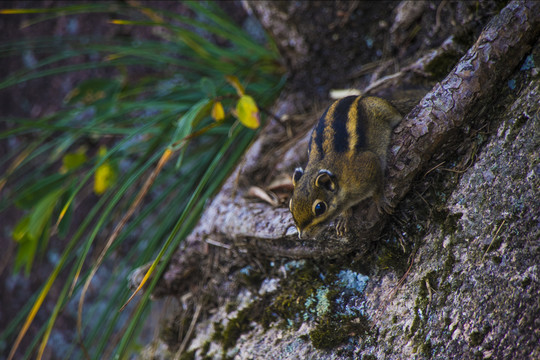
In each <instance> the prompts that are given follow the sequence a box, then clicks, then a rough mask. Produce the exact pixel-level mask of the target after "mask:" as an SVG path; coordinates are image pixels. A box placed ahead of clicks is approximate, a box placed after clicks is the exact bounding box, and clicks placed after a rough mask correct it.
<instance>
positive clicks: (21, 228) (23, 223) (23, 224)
mask: <svg viewBox="0 0 540 360" xmlns="http://www.w3.org/2000/svg"><path fill="white" fill-rule="evenodd" d="M29 224H30V215H28V214H27V215H25V216H23V217H22V218H21V220H19V222H18V223H17V225H15V227H14V228H13V232H12V233H11V237H12V238H13V240H15V241H16V242H19V243H20V242H23V240H25V237H26V234H28V225H29Z"/></svg>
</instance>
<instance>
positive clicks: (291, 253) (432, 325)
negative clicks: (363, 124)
mask: <svg viewBox="0 0 540 360" xmlns="http://www.w3.org/2000/svg"><path fill="white" fill-rule="evenodd" d="M248 3H249V6H250V9H251V10H252V11H253V12H254V13H255V14H256V15H257V17H258V18H259V19H260V20H261V22H262V24H263V25H264V26H265V27H266V28H267V30H268V31H269V32H271V34H272V35H273V36H274V38H275V39H276V43H277V45H278V47H279V48H280V51H281V52H282V55H283V56H284V59H285V62H286V64H287V65H288V66H289V69H290V83H289V85H288V87H287V89H286V91H285V93H284V94H283V96H282V97H281V98H280V100H279V101H278V102H277V103H276V105H275V106H274V108H273V112H274V113H275V114H276V115H277V116H279V117H283V116H284V115H288V116H287V117H286V119H287V121H285V123H284V124H285V126H283V125H284V124H283V123H278V122H277V121H273V120H271V121H270V122H269V124H268V125H267V126H266V128H265V129H264V131H263V133H262V134H261V136H260V138H259V139H258V140H257V141H256V142H255V143H254V144H253V146H252V147H251V148H250V150H249V152H248V153H247V154H246V157H245V160H244V161H243V163H242V164H241V165H240V166H239V167H238V169H237V170H236V171H235V173H234V174H233V175H232V176H231V178H230V179H229V180H228V181H227V183H226V184H225V185H224V186H223V188H222V190H221V191H220V193H219V194H218V195H217V196H216V197H215V198H214V200H213V202H212V203H211V204H210V205H209V206H208V208H207V210H206V212H205V214H204V215H203V217H202V218H201V221H200V223H199V225H198V226H197V228H196V229H195V230H194V232H193V234H192V235H191V236H190V237H189V238H188V239H187V241H186V242H185V243H184V244H183V246H182V248H181V249H179V251H178V253H177V255H176V256H175V258H174V260H173V262H172V263H171V264H170V266H169V270H168V271H167V273H166V274H165V275H164V277H163V279H162V281H161V285H160V287H159V289H158V290H157V291H156V295H157V296H165V295H168V296H175V297H178V298H182V299H183V300H182V304H183V309H184V310H182V311H179V313H178V314H180V315H178V314H177V315H178V316H180V317H181V318H182V319H183V321H182V323H191V324H193V326H191V327H189V329H191V330H187V328H188V327H184V329H186V330H184V331H180V330H179V329H178V321H171V322H170V323H169V324H167V325H164V328H165V329H168V330H170V331H173V332H174V333H175V334H179V336H180V337H181V338H183V339H184V340H180V341H178V339H176V340H172V339H171V338H161V339H158V340H157V343H159V342H161V343H162V344H163V343H166V344H167V345H168V350H167V351H170V352H182V353H183V354H184V355H183V356H185V357H186V358H188V357H193V358H197V359H202V358H205V356H207V357H209V358H217V359H220V358H228V357H234V358H238V359H244V358H245V359H249V358H254V359H256V358H275V359H278V358H283V359H285V358H287V359H302V358H311V359H349V358H358V359H393V358H422V359H424V358H425V359H429V358H437V359H452V358H456V359H468V358H491V359H507V358H508V359H510V358H516V359H517V358H519V359H538V358H540V345H539V344H540V339H539V337H540V322H539V320H538V319H540V304H539V303H538V301H537V298H538V293H539V291H540V272H539V270H540V269H539V265H538V264H539V262H540V261H539V260H540V241H539V239H540V226H539V224H540V219H539V211H538V209H540V200H539V196H538V189H540V158H539V154H540V149H539V147H540V139H539V136H538V134H539V133H540V80H539V74H538V71H539V68H538V66H536V65H535V61H536V63H538V61H540V60H539V59H540V43H539V41H538V39H539V35H540V2H534V1H512V2H510V3H508V4H507V5H506V6H505V7H504V8H503V9H502V10H500V11H499V9H497V7H496V6H497V4H496V3H492V2H481V3H473V2H447V1H442V2H420V3H410V2H402V3H397V2H395V3H393V2H382V3H377V4H370V3H366V2H358V1H352V2H335V3H334V2H266V1H264V2H263V1H249V2H248ZM412 5H414V6H412ZM337 87H349V88H351V87H354V88H357V89H363V90H364V92H366V93H369V94H376V95H380V96H389V97H394V98H395V97H398V98H399V94H400V93H401V94H406V93H407V92H406V90H407V89H411V88H415V89H418V88H420V89H428V90H425V91H424V92H423V93H425V96H423V98H422V99H421V100H420V99H417V100H419V101H418V102H417V106H415V107H414V109H412V111H411V112H409V113H408V114H407V115H406V116H405V118H404V120H403V121H402V122H401V123H400V125H398V127H397V128H396V129H395V131H394V134H393V138H392V143H391V146H390V151H389V156H388V170H387V176H386V187H385V193H386V195H387V197H389V199H390V201H391V202H392V204H393V205H395V206H396V210H395V212H394V214H393V215H392V216H382V217H380V218H379V219H377V221H376V222H375V223H373V222H370V223H368V222H366V221H363V220H361V219H364V218H365V216H364V215H365V213H366V212H367V211H368V209H367V208H368V207H369V202H367V203H366V204H360V205H359V206H358V207H357V208H355V210H354V212H355V215H356V218H357V219H359V220H358V221H357V222H356V223H355V226H354V227H353V229H352V230H351V231H350V232H349V233H348V234H346V235H345V236H343V237H340V236H338V235H336V233H335V231H334V229H333V228H332V227H329V228H328V229H327V230H325V231H324V232H323V233H322V234H321V235H320V236H319V237H318V238H317V239H314V240H304V241H299V240H297V239H296V238H295V236H296V235H295V234H293V231H291V226H292V219H291V216H290V214H289V212H288V209H287V207H286V206H285V205H282V206H279V207H272V206H271V205H268V204H267V203H265V202H262V201H260V200H259V201H258V200H257V198H255V199H254V198H253V197H250V191H249V189H250V188H252V187H254V186H256V187H258V188H260V189H265V190H266V189H268V187H269V186H270V184H271V183H272V182H273V180H275V179H277V178H280V177H282V176H283V175H284V174H291V173H292V170H293V169H294V168H295V167H296V166H298V165H303V164H305V162H306V148H307V136H308V134H309V130H310V128H311V127H312V126H313V124H314V123H315V121H316V120H317V115H318V114H320V110H321V109H322V107H323V106H326V105H328V103H329V99H328V96H327V93H328V91H329V90H330V89H334V88H337ZM429 89H430V90H429ZM366 90H367V91H366ZM319 104H320V105H322V106H320V105H319ZM300 113H303V114H307V115H295V114H300ZM291 258H295V259H305V260H302V261H292V260H290V259H291ZM186 294H189V295H190V296H186ZM175 320H178V319H177V318H176V319H175ZM166 332H167V331H164V333H166ZM147 351H148V354H153V352H152V351H153V348H149V349H147Z"/></svg>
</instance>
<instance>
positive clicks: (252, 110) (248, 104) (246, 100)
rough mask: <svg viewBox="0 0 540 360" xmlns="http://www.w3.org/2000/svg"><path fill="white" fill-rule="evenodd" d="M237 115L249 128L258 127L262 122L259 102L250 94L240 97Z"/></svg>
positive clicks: (237, 104)
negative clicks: (258, 106)
mask: <svg viewBox="0 0 540 360" xmlns="http://www.w3.org/2000/svg"><path fill="white" fill-rule="evenodd" d="M236 115H237V116H238V120H240V122H241V123H242V124H243V125H244V126H245V127H247V128H250V129H256V128H258V127H259V126H260V124H261V122H260V121H259V109H258V108H257V104H256V103H255V100H253V98H252V97H251V96H249V95H244V96H242V97H240V99H239V100H238V102H237V103H236Z"/></svg>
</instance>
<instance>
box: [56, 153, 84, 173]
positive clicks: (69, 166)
mask: <svg viewBox="0 0 540 360" xmlns="http://www.w3.org/2000/svg"><path fill="white" fill-rule="evenodd" d="M87 161H88V158H87V157H86V149H85V148H82V147H81V148H79V149H78V150H77V151H76V152H72V153H67V154H66V155H64V157H62V167H61V168H60V172H61V173H66V172H68V171H70V170H75V169H77V168H78V167H80V166H81V165H83V164H84V163H85V162H87Z"/></svg>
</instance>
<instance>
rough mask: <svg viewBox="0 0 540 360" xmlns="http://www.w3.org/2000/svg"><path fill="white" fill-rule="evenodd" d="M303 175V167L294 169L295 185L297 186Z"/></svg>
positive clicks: (293, 180)
mask: <svg viewBox="0 0 540 360" xmlns="http://www.w3.org/2000/svg"><path fill="white" fill-rule="evenodd" d="M302 175H304V170H303V169H302V168H301V167H298V168H296V169H294V174H293V176H292V183H293V186H294V187H296V184H298V181H300V178H301V177H302Z"/></svg>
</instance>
